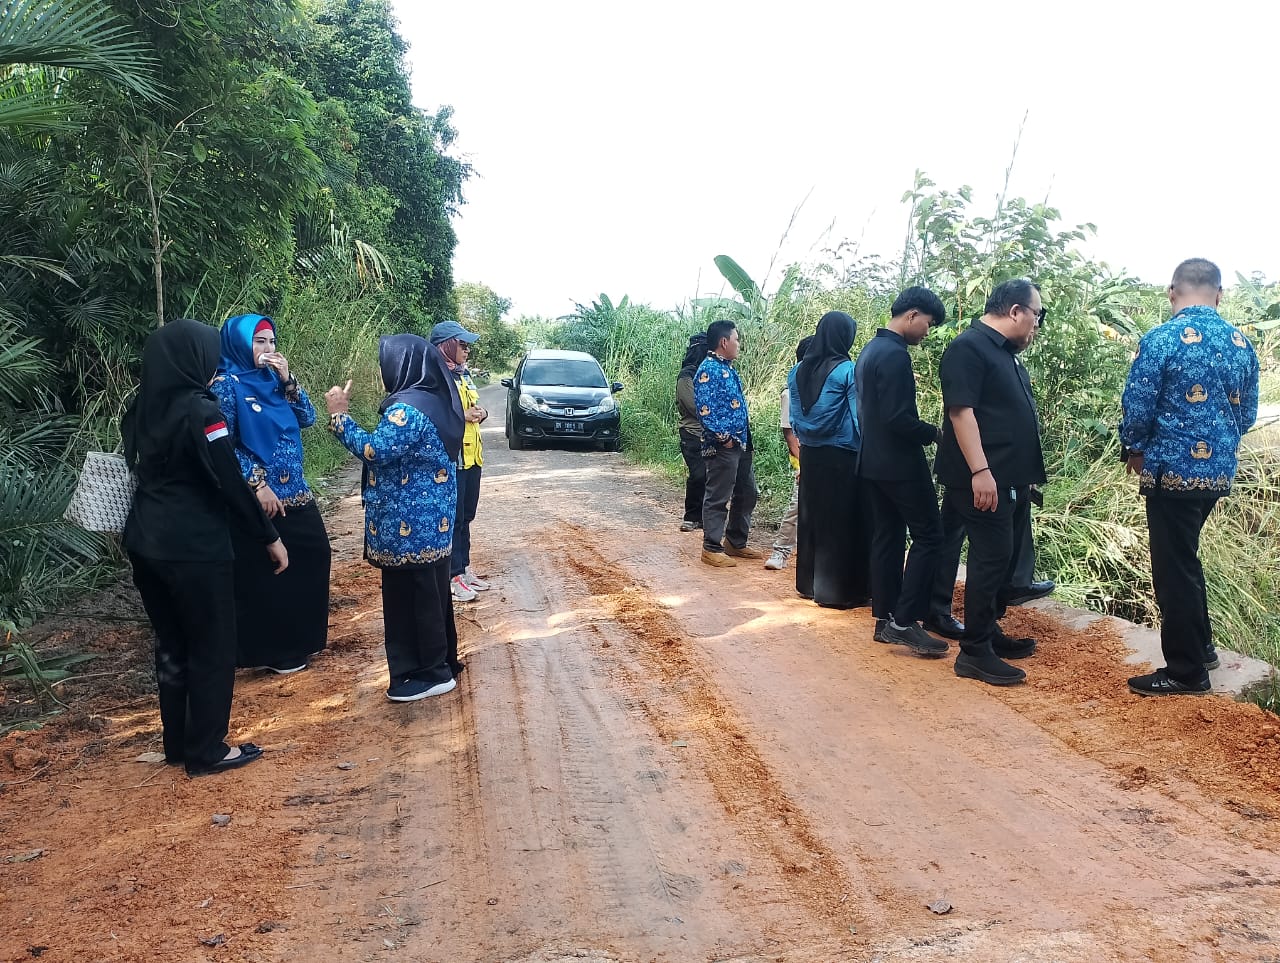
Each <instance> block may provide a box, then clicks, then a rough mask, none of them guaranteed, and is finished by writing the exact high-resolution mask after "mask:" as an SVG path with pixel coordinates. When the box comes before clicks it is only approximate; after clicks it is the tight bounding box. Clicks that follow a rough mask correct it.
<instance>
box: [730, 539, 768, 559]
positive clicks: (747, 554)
mask: <svg viewBox="0 0 1280 963" xmlns="http://www.w3.org/2000/svg"><path fill="white" fill-rule="evenodd" d="M724 553H725V554H726V555H732V556H733V557H734V558H764V552H761V551H759V550H758V549H754V548H752V547H751V546H750V545H747V546H745V547H743V548H735V547H734V546H733V545H730V544H729V543H728V542H725V543H724Z"/></svg>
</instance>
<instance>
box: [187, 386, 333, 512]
mask: <svg viewBox="0 0 1280 963" xmlns="http://www.w3.org/2000/svg"><path fill="white" fill-rule="evenodd" d="M232 381H239V379H238V378H236V376H235V375H233V374H225V375H219V376H218V377H217V378H215V379H214V380H213V385H212V390H213V393H214V394H215V395H216V396H217V398H218V406H219V407H220V408H221V409H222V413H223V415H224V416H225V417H226V419H227V428H228V429H230V431H231V437H232V438H236V439H239V437H240V433H239V430H238V429H239V425H238V424H237V417H238V416H237V413H236V396H235V392H234V390H233V389H232V387H231V382H232ZM285 397H286V398H287V399H288V401H289V407H290V408H292V409H293V413H294V415H296V416H297V419H298V428H299V429H302V428H310V427H311V426H312V425H313V424H315V421H316V409H315V407H314V406H313V405H312V404H311V399H310V398H308V397H307V393H306V392H305V391H304V390H303V389H302V388H301V387H299V388H298V389H297V395H296V397H290V396H289V395H288V394H286V396H285ZM245 400H246V401H251V399H250V398H246V399H245ZM236 458H237V459H238V460H239V462H240V473H241V474H242V475H244V477H245V480H246V481H248V482H250V483H255V482H258V481H262V482H265V483H266V484H267V486H269V487H270V489H271V490H272V491H273V492H275V493H276V497H277V498H279V499H280V501H281V502H282V503H283V504H284V505H285V506H286V507H287V508H294V507H299V506H302V505H309V504H311V502H312V501H313V500H314V498H315V496H314V495H313V494H312V492H311V488H310V487H309V486H308V485H307V482H306V479H305V478H303V477H302V436H301V435H300V434H298V433H297V432H292V431H286V432H285V433H284V434H283V435H281V436H280V441H279V443H278V444H277V445H276V450H275V452H273V453H272V455H271V462H270V464H266V465H264V464H261V463H260V462H259V461H258V459H257V458H255V457H254V456H253V454H252V453H251V452H250V451H249V450H248V449H247V448H245V447H244V446H243V445H240V444H237V445H236Z"/></svg>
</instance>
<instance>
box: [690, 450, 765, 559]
mask: <svg viewBox="0 0 1280 963" xmlns="http://www.w3.org/2000/svg"><path fill="white" fill-rule="evenodd" d="M703 460H704V461H705V462H706V464H707V488H706V492H705V494H704V495H703V498H702V547H703V548H705V549H706V550H707V551H708V552H723V551H724V549H723V548H722V547H721V544H720V543H721V542H723V541H725V540H726V539H727V540H728V542H729V544H730V545H732V546H734V547H735V548H746V547H747V538H748V537H749V536H750V535H751V513H752V512H754V511H755V510H756V501H757V499H759V497H760V492H759V490H758V489H757V488H756V473H755V470H754V469H753V468H752V464H751V452H750V451H749V450H748V451H744V450H743V449H741V448H739V447H737V446H736V445H735V446H734V447H733V448H727V449H726V448H717V449H716V453H715V454H714V455H713V456H712V457H710V458H706V459H703Z"/></svg>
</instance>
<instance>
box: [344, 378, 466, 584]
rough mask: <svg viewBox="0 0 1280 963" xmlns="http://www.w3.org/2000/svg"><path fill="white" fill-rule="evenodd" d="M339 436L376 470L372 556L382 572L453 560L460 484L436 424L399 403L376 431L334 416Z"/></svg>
mask: <svg viewBox="0 0 1280 963" xmlns="http://www.w3.org/2000/svg"><path fill="white" fill-rule="evenodd" d="M333 433H334V435H335V436H336V437H337V438H338V440H339V441H341V442H342V444H343V446H344V447H345V448H346V449H347V450H348V451H350V452H351V453H352V454H353V455H355V456H357V457H358V458H360V459H362V460H363V461H364V463H365V465H366V466H368V474H367V477H366V481H365V489H364V505H365V532H364V545H365V558H366V559H368V561H369V562H370V563H372V564H373V565H376V566H378V567H379V568H412V567H415V566H423V565H428V564H430V563H431V562H435V561H438V560H439V559H442V558H444V557H446V556H447V555H448V554H449V552H450V549H451V548H452V545H453V514H454V505H455V503H456V500H457V481H456V478H455V475H454V471H455V469H454V464H453V460H452V459H451V458H450V457H449V455H448V453H447V452H446V451H445V449H444V445H443V444H442V443H441V441H440V436H439V434H438V433H437V432H436V427H435V425H433V424H432V423H431V420H430V419H429V418H427V416H426V415H424V414H423V413H422V412H420V411H418V409H416V408H412V407H410V406H409V405H404V404H395V405H392V406H391V407H390V408H388V409H387V410H386V411H385V412H384V413H383V415H382V420H381V421H380V422H379V423H378V427H377V428H375V429H374V430H373V432H372V433H370V432H367V431H365V430H364V429H363V428H361V427H360V426H359V425H358V424H356V422H355V420H354V419H352V418H351V417H350V416H349V415H346V414H341V415H335V416H334V418H333Z"/></svg>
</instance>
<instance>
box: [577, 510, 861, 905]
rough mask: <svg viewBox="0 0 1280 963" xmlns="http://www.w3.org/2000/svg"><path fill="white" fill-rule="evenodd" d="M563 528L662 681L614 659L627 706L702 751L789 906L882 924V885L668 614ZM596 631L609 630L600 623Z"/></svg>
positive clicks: (590, 586) (584, 536)
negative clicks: (812, 816)
mask: <svg viewBox="0 0 1280 963" xmlns="http://www.w3.org/2000/svg"><path fill="white" fill-rule="evenodd" d="M567 527H568V528H569V529H570V533H571V536H572V537H571V541H572V542H573V543H574V544H575V545H576V550H575V553H574V554H573V555H571V556H570V557H569V558H568V564H569V565H570V566H571V567H572V568H573V570H574V571H575V572H576V573H577V574H578V576H579V577H580V578H581V579H582V581H583V584H584V585H585V586H586V587H587V590H588V591H589V592H590V594H591V597H592V602H593V603H594V604H595V605H597V606H599V607H600V608H601V609H602V611H603V612H604V613H606V614H607V616H608V619H609V620H610V621H612V622H613V623H615V624H616V625H617V627H618V628H619V629H620V630H621V634H623V635H625V641H624V644H625V645H626V646H627V648H628V655H629V656H631V657H632V658H633V659H634V661H635V663H638V664H639V665H641V666H643V667H644V668H645V669H646V670H648V673H649V674H650V676H651V679H654V678H656V679H657V680H660V685H657V684H655V683H654V682H653V681H648V682H646V680H644V679H643V678H642V677H641V676H640V675H638V674H637V673H636V672H634V671H632V670H631V669H630V668H628V667H627V666H626V665H624V664H623V662H622V661H621V660H620V659H613V660H611V661H612V665H611V669H612V670H613V671H614V672H615V673H617V674H619V675H621V676H622V677H623V679H624V681H625V684H626V686H627V688H628V695H627V697H626V700H625V702H626V705H627V707H628V710H629V711H631V712H633V713H636V714H638V715H640V716H642V717H643V718H644V719H645V720H646V722H647V723H648V725H650V726H651V727H652V728H653V729H654V730H655V732H656V733H657V735H658V736H659V738H660V739H662V740H663V741H664V742H667V743H671V742H673V741H677V742H685V743H688V745H687V746H686V747H684V748H683V753H684V754H686V755H695V756H697V757H699V760H700V769H701V772H702V774H703V775H704V776H705V777H706V779H707V780H708V782H709V784H710V786H711V788H712V789H713V791H714V793H715V795H716V798H717V799H718V800H719V802H720V804H721V806H722V807H723V809H724V812H725V814H726V815H728V816H729V817H730V819H731V820H733V822H734V823H735V824H736V825H737V826H739V827H740V828H741V829H742V831H743V832H744V833H745V834H746V835H747V836H749V837H750V838H751V839H752V840H753V841H754V842H755V844H756V845H757V846H758V847H759V848H760V849H761V850H762V851H763V852H764V853H765V854H766V855H767V857H768V859H769V860H770V861H771V862H772V863H773V864H774V865H775V866H776V867H777V869H778V871H779V872H780V874H781V876H782V878H783V879H784V880H785V881H786V884H787V888H788V890H789V898H788V902H792V903H796V904H804V905H807V906H809V908H810V909H811V911H813V912H814V913H815V915H816V917H817V918H818V919H826V920H830V919H832V918H833V917H834V916H836V915H842V916H846V917H847V916H849V915H850V911H852V910H853V909H854V907H856V915H857V916H858V917H859V918H860V919H862V920H866V919H868V918H871V919H876V920H878V921H880V922H883V919H882V917H883V916H884V915H885V912H886V907H885V905H884V902H883V901H885V900H886V897H885V896H884V895H883V894H884V892H885V888H884V887H883V886H880V885H878V884H877V885H872V883H871V882H870V880H869V879H867V878H865V877H861V878H859V879H856V880H855V879H853V878H851V876H850V875H849V873H848V870H847V868H846V865H845V863H844V862H843V861H842V860H841V859H840V857H838V856H836V855H835V854H834V853H832V852H831V850H830V848H829V847H828V846H827V845H826V843H824V842H823V840H822V838H821V836H820V835H819V833H818V832H817V831H816V830H815V828H814V827H813V825H812V824H811V822H810V820H809V819H808V817H807V816H806V814H805V813H804V811H803V810H802V809H801V808H800V807H799V806H798V805H796V803H795V802H794V801H793V800H792V799H791V797H790V796H789V795H788V793H787V792H786V790H785V789H784V787H783V786H782V784H781V782H780V781H779V779H778V778H777V776H776V775H775V774H774V773H773V771H772V770H771V769H770V768H769V766H768V764H767V763H766V762H765V761H764V759H763V758H762V757H761V755H760V753H759V752H758V751H757V750H756V748H755V747H754V745H753V744H752V741H751V738H750V737H749V735H748V734H747V732H746V730H745V727H744V725H743V723H742V722H741V721H740V719H739V718H738V716H737V714H736V713H735V711H734V710H733V709H732V707H731V706H729V705H728V704H727V703H726V702H725V701H724V700H723V699H722V698H721V697H720V696H719V694H718V693H717V691H716V689H715V686H714V685H713V683H711V682H710V681H709V680H708V679H707V677H706V676H705V675H704V674H703V673H702V672H701V670H700V669H699V668H698V666H697V664H696V662H695V660H694V657H693V656H692V655H691V652H690V647H691V645H693V644H694V643H692V642H691V641H690V640H689V639H688V638H687V637H686V636H685V635H683V634H682V633H680V632H679V631H678V630H676V629H674V628H673V626H674V620H673V617H672V615H671V613H670V612H669V611H668V610H667V609H666V608H665V607H664V606H663V605H662V604H661V603H660V602H658V601H657V600H656V599H654V598H653V597H652V596H651V595H650V594H649V593H648V592H647V591H646V590H645V589H644V588H643V587H642V586H639V585H637V584H636V583H635V582H633V581H631V580H630V579H629V578H627V577H626V576H625V575H624V574H620V572H619V568H618V566H617V565H616V564H614V563H612V562H610V561H608V560H606V559H605V558H604V557H603V556H601V555H600V554H598V553H597V552H595V551H594V550H593V549H592V548H591V547H590V546H591V541H592V537H591V534H590V533H588V532H586V531H585V530H583V529H581V528H578V527H576V526H572V525H570V526H567ZM595 628H596V629H597V634H601V635H603V634H605V633H604V632H603V631H602V630H603V626H599V625H597V626H595ZM602 644H603V645H605V646H608V645H610V644H611V643H610V642H609V641H607V640H606V641H604V642H603V643H602ZM673 703H674V706H673V705H672V704H673ZM673 709H674V711H672V710H673ZM685 737H689V738H685ZM856 859H857V862H858V864H859V868H860V869H861V868H862V867H863V866H864V864H865V858H864V857H863V856H862V855H861V854H856ZM874 894H881V895H874ZM851 903H852V905H850V904H851Z"/></svg>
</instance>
